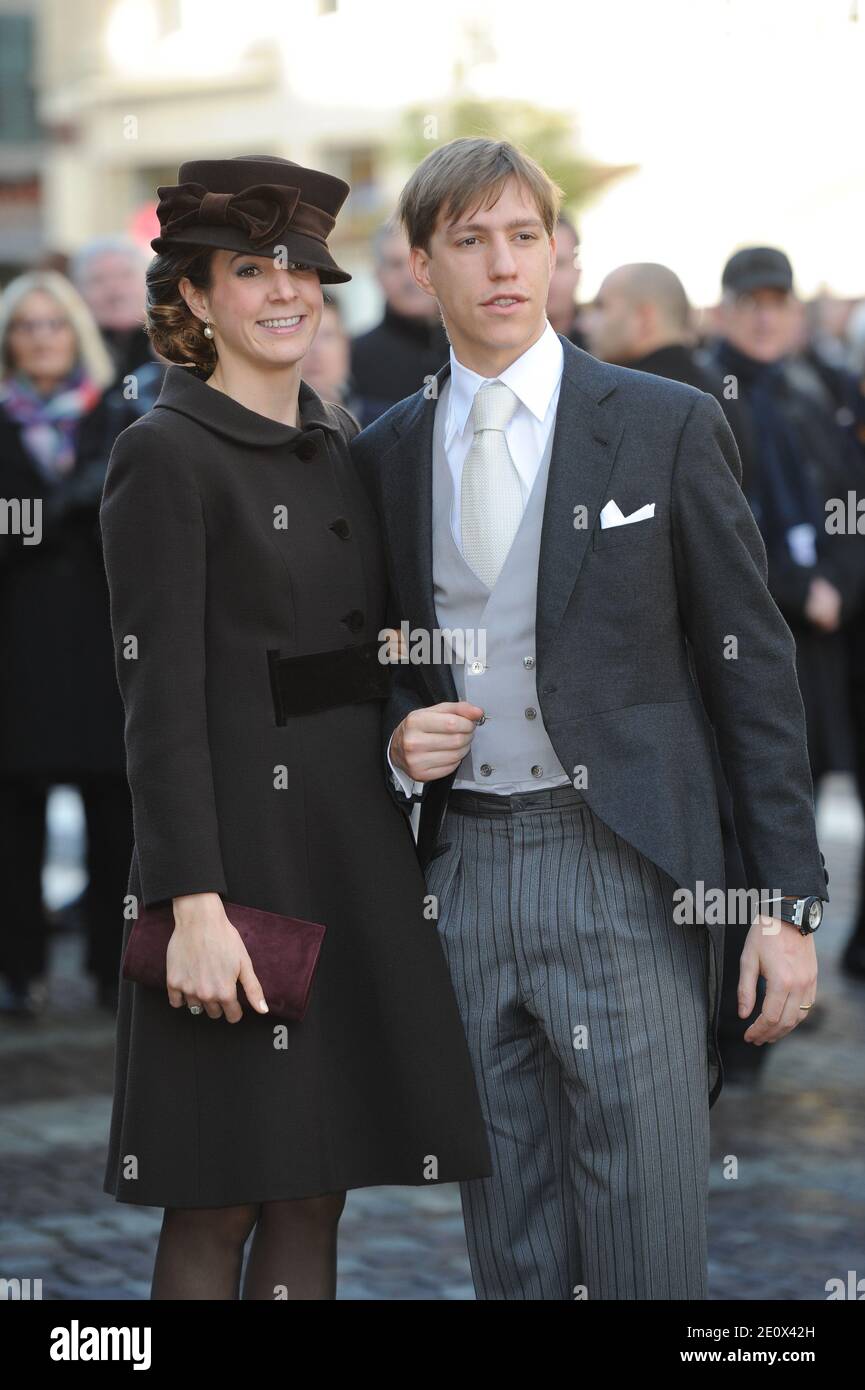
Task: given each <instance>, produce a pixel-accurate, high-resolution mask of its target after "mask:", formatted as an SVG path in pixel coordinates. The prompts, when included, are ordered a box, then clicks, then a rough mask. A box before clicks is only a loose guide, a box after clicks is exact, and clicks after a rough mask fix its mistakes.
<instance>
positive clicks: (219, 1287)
mask: <svg viewBox="0 0 865 1390" xmlns="http://www.w3.org/2000/svg"><path fill="white" fill-rule="evenodd" d="M344 1206H345V1193H344V1192H333V1193H328V1194H327V1195H326V1196H324V1197H305V1198H299V1199H298V1200H296V1201H285V1202H262V1203H261V1204H260V1205H249V1206H241V1207H199V1208H184V1207H166V1208H165V1214H164V1216H163V1219H162V1230H161V1232H160V1236H159V1247H158V1249H157V1252H156V1264H155V1267H154V1270H153V1287H152V1290H151V1294H150V1297H151V1299H185V1298H191V1299H237V1298H238V1297H243V1298H244V1299H270V1300H274V1299H276V1300H279V1299H291V1300H296V1299H330V1298H335V1297H336V1236H337V1226H338V1224H339V1218H340V1216H341V1215H342V1209H343V1207H344ZM253 1228H254V1230H255V1234H254V1236H253V1238H252V1245H251V1247H250V1251H249V1259H248V1261H247V1266H246V1276H245V1278H244V1281H243V1293H242V1295H241V1294H240V1273H241V1269H242V1267H243V1252H244V1248H245V1246H246V1242H247V1240H248V1239H249V1236H250V1233H251V1232H252V1231H253Z"/></svg>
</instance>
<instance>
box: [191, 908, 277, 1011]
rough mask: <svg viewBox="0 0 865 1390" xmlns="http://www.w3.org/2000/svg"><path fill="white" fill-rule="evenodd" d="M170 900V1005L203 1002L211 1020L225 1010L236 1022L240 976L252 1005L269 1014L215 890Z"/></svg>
mask: <svg viewBox="0 0 865 1390" xmlns="http://www.w3.org/2000/svg"><path fill="white" fill-rule="evenodd" d="M173 903H174V932H173V934H172V937H171V940H170V941H169V943H168V954H167V957H166V972H167V981H166V982H167V985H168V998H169V1001H170V1003H171V1007H172V1008H173V1009H179V1008H181V1007H182V1005H183V1004H201V1005H202V1006H203V1008H205V1009H206V1010H207V1013H208V1014H209V1016H210V1017H211V1018H219V1017H220V1016H221V1015H222V1014H224V1015H225V1017H226V1018H227V1019H228V1022H229V1023H237V1022H238V1020H239V1019H241V1018H242V1017H243V1009H242V1007H241V1005H240V1002H239V1000H238V998H237V981H238V980H239V981H240V983H241V985H242V986H243V989H244V993H245V994H246V997H247V999H248V1000H249V1002H250V1004H251V1005H252V1006H253V1008H256V1009H258V1010H259V1011H260V1012H261V1013H267V1004H266V1003H265V999H264V991H263V990H262V988H261V985H260V984H259V983H258V980H257V978H256V975H255V971H254V970H253V968H252V961H251V960H250V958H249V952H248V951H247V949H246V947H245V946H244V944H243V938H242V936H241V935H240V932H239V931H238V930H237V928H236V927H233V926H232V924H231V923H230V922H229V920H228V918H227V917H226V915H225V908H224V907H223V904H222V899H221V897H220V896H219V894H218V893H188V894H186V895H185V896H183V897H180V898H174V899H173Z"/></svg>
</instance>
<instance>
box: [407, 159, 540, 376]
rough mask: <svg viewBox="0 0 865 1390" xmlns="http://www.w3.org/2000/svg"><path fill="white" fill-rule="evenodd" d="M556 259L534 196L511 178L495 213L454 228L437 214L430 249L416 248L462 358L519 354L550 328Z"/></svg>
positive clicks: (414, 255)
mask: <svg viewBox="0 0 865 1390" xmlns="http://www.w3.org/2000/svg"><path fill="white" fill-rule="evenodd" d="M555 257H556V239H555V237H548V236H547V233H546V230H545V228H544V224H543V221H542V219H541V215H540V212H539V211H538V208H537V206H536V204H535V201H534V198H533V197H532V196H531V194H530V193H529V192H528V190H526V189H524V188H523V187H522V185H520V184H518V183H517V182H516V180H514V179H513V178H510V179H508V181H507V182H506V184H505V186H504V188H503V189H502V192H501V194H500V196H499V198H498V200H497V201H496V203H495V205H494V206H493V207H491V208H484V207H478V208H470V209H468V210H467V211H465V212H463V213H462V214H461V216H460V219H459V221H458V222H457V223H455V224H453V225H449V224H448V223H447V222H446V221H445V218H444V214H442V213H440V214H439V219H438V223H437V225H436V228H435V231H434V232H433V234H432V237H431V238H430V249H429V252H427V251H424V250H422V249H421V248H420V247H413V248H412V252H411V261H412V269H413V272H414V275H415V278H416V279H417V281H418V283H419V284H420V285H421V286H422V287H423V288H424V290H425V291H426V293H427V294H428V295H431V296H434V297H435V298H436V299H437V300H438V302H439V305H440V307H441V312H442V317H443V318H444V321H445V327H446V328H447V332H448V337H449V338H450V340H451V343H452V344H453V347H454V351H455V352H456V354H457V357H458V358H459V359H460V360H461V361H465V362H470V361H471V359H472V358H473V357H474V358H477V356H478V354H481V355H483V356H486V357H487V358H490V357H500V358H506V357H510V358H511V360H513V358H514V357H517V356H519V355H520V353H521V352H523V351H525V349H526V347H528V346H530V345H531V343H533V342H534V341H535V340H536V339H537V338H538V337H540V335H541V333H542V332H543V329H544V324H545V322H546V305H547V294H548V292H549V287H550V277H551V275H552V271H553V266H554V264H555Z"/></svg>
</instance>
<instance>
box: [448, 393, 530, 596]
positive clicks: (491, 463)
mask: <svg viewBox="0 0 865 1390" xmlns="http://www.w3.org/2000/svg"><path fill="white" fill-rule="evenodd" d="M518 405H519V401H518V400H517V397H516V396H515V395H514V393H513V391H512V390H511V388H510V387H509V386H506V385H505V383H504V382H503V381H486V382H484V384H483V386H481V387H480V389H479V390H478V391H477V392H476V393H475V398H474V402H473V404H472V413H471V421H472V425H473V427H474V439H473V440H472V443H471V447H470V449H469V451H468V454H467V455H466V460H465V463H464V464H463V476H462V486H461V489H460V526H461V529H462V548H463V555H464V556H465V558H466V561H467V562H468V564H469V565H471V567H472V569H473V570H474V572H475V574H476V575H477V576H478V578H479V579H481V580H482V581H483V582H484V584H485V585H486V586H487V588H488V589H492V588H493V587H494V585H495V582H496V580H497V579H498V577H499V574H500V572H501V568H502V565H503V564H504V563H505V560H506V559H507V554H508V551H509V550H510V548H511V544H512V542H513V539H514V536H515V535H516V533H517V530H518V529H519V524H520V521H521V520H522V516H523V493H522V488H521V487H520V475H519V473H518V472H517V470H516V466H515V464H514V461H513V459H512V457H511V451H510V449H509V448H508V442H507V439H506V438H505V430H506V428H507V426H508V425H509V424H510V421H511V418H512V417H513V414H514V411H515V410H516V408H517V406H518Z"/></svg>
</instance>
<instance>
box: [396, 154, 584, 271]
mask: <svg viewBox="0 0 865 1390" xmlns="http://www.w3.org/2000/svg"><path fill="white" fill-rule="evenodd" d="M509 178H514V179H516V180H517V182H518V183H520V184H521V185H522V186H523V188H525V190H526V191H527V192H528V193H529V194H530V195H531V197H532V198H533V199H534V202H535V205H536V207H537V209H538V213H539V215H540V218H541V221H542V222H543V224H544V228H545V229H546V233H547V236H552V235H553V233H554V232H555V230H556V222H557V220H558V216H559V209H560V207H561V201H562V197H563V193H562V190H561V189H560V188H559V186H558V184H555V183H554V182H553V180H552V179H551V178H550V176H549V174H547V173H545V171H544V170H543V169H542V168H541V166H540V164H538V163H537V161H536V160H534V159H532V157H531V155H528V154H526V153H525V152H524V151H523V150H519V149H517V147H516V146H515V145H512V144H510V142H509V141H507V140H488V139H485V138H482V137H473V136H463V137H461V138H460V139H457V140H450V141H449V142H448V143H447V144H446V145H442V146H440V148H439V149H437V150H432V151H431V153H430V154H428V155H427V157H426V159H424V160H423V161H422V163H420V164H419V165H418V167H417V168H416V169H415V171H414V173H413V174H412V176H411V178H410V179H409V181H408V183H407V184H406V186H405V188H404V189H403V191H402V193H401V194H400V199H399V204H398V206H397V212H396V216H397V219H398V220H399V222H400V223H401V225H402V226H403V227H404V229H405V233H406V236H407V237H408V242H409V246H418V247H421V248H422V249H423V250H424V251H427V252H428V251H429V244H430V238H431V236H432V234H433V232H434V231H435V228H436V225H437V223H438V219H439V215H440V214H442V215H443V216H444V218H445V222H446V223H448V224H452V223H454V222H457V221H459V219H460V218H461V217H462V215H463V213H464V212H466V211H467V209H469V208H477V207H481V206H483V207H492V206H493V204H494V203H495V202H496V201H497V199H498V198H499V196H500V195H501V192H502V189H503V188H504V186H505V183H506V182H507V180H508V179H509Z"/></svg>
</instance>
